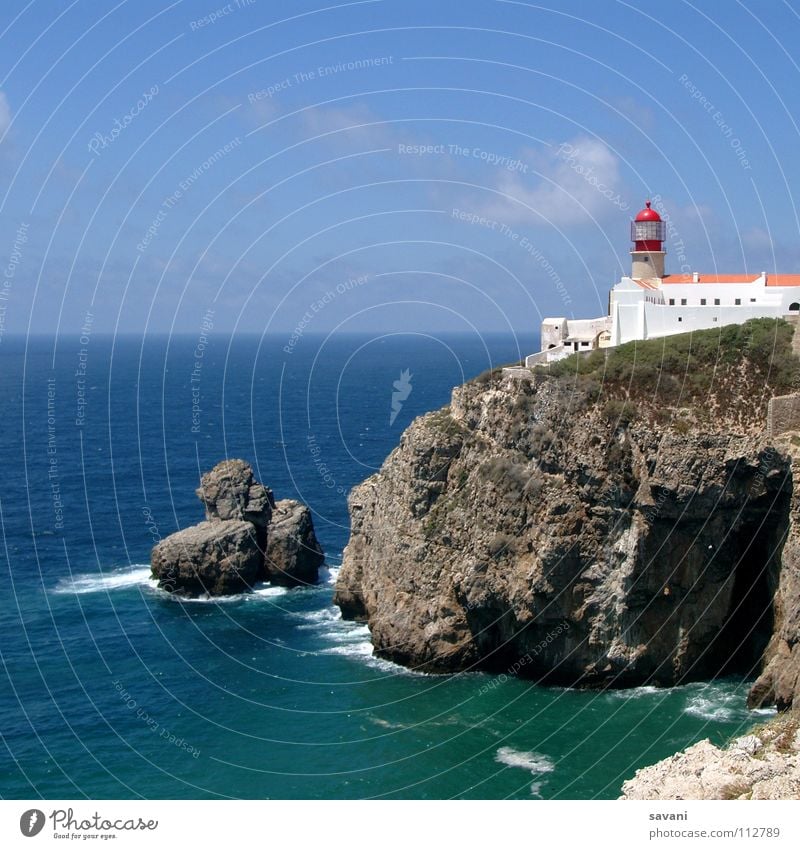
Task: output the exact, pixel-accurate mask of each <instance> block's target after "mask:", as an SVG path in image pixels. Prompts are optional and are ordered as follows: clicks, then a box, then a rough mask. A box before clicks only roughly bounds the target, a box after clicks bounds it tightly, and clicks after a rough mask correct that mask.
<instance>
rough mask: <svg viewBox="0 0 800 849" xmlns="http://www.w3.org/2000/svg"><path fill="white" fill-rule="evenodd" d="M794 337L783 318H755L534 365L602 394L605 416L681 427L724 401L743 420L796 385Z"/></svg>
mask: <svg viewBox="0 0 800 849" xmlns="http://www.w3.org/2000/svg"><path fill="white" fill-rule="evenodd" d="M792 337H793V327H792V326H791V325H790V324H788V323H787V322H786V321H784V320H783V319H771V318H758V319H752V320H751V321H748V322H745V323H744V324H741V325H736V324H732V325H725V326H723V327H720V328H718V329H713V330H699V331H695V332H693V333H685V334H681V335H678V336H667V337H664V338H662V339H650V340H647V341H644V342H629V343H627V344H625V345H620V346H619V347H616V348H609V349H600V350H596V351H593V352H592V353H591V354H588V355H587V354H573V355H572V356H570V357H567V358H566V359H564V360H561V361H559V362H556V363H552V364H551V365H549V366H539V367H537V371H538V372H539V373H540V374H547V375H548V376H549V377H551V378H555V379H558V380H559V382H560V383H561V384H562V385H563V386H570V387H572V388H573V389H574V390H575V391H577V392H578V393H579V394H580V395H581V396H584V397H586V398H588V399H591V400H594V399H599V398H602V399H603V403H604V408H605V412H606V415H607V417H608V418H610V419H615V420H619V419H621V420H622V423H623V424H625V423H626V422H627V421H630V420H632V419H633V418H635V417H636V416H637V415H640V414H642V415H646V416H647V417H648V418H651V419H652V418H655V419H657V420H658V421H660V422H661V423H666V422H668V421H672V423H673V425H674V426H675V427H677V428H678V429H682V428H683V429H685V428H686V427H688V425H689V422H687V421H686V416H687V414H688V415H689V416H690V417H691V419H692V420H693V421H707V420H708V419H709V418H711V417H714V416H717V415H719V412H720V409H721V408H723V407H724V408H725V410H726V415H728V416H733V417H734V418H736V419H738V420H740V422H741V423H745V422H755V421H762V420H763V418H764V416H765V415H766V404H767V402H768V401H769V399H770V398H771V397H773V396H774V395H781V394H785V393H789V392H791V391H792V390H793V389H795V388H796V387H797V386H798V385H799V384H800V361H798V359H797V357H795V356H794V354H793V353H792ZM625 402H627V406H624V404H625ZM676 410H681V411H682V414H681V415H678V416H677V417H676V415H675V411H676Z"/></svg>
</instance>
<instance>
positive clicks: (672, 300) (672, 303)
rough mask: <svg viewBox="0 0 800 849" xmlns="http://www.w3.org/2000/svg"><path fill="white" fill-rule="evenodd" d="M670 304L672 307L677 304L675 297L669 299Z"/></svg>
mask: <svg viewBox="0 0 800 849" xmlns="http://www.w3.org/2000/svg"><path fill="white" fill-rule="evenodd" d="M669 305H670V306H671V307H674V306H675V298H670V299H669Z"/></svg>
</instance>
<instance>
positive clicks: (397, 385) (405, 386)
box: [389, 369, 414, 427]
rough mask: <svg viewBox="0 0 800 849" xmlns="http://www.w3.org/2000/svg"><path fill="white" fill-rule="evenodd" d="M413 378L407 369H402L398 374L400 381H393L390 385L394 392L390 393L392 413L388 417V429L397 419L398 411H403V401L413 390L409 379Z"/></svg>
mask: <svg viewBox="0 0 800 849" xmlns="http://www.w3.org/2000/svg"><path fill="white" fill-rule="evenodd" d="M413 376H414V375H413V374H411V372H410V371H409V369H404V370H403V371H401V372H400V379H399V380H395V382H394V383H393V384H392V386H393V387H394V392H392V412H391V414H390V415H389V427H391V426H392V425H393V424H394V420H395V419H396V418H397V416H398V414H399V413H400V410H402V409H403V401H405V400H406V399H407V398H408V396H409V395H410V394H411V390H412V389H413V388H414V387H413V386H412V385H411V378H412V377H413Z"/></svg>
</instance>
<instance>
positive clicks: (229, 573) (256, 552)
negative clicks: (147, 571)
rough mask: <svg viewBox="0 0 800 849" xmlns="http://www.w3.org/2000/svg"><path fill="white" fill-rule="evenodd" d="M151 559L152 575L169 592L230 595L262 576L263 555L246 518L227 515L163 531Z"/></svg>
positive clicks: (190, 594) (254, 530)
mask: <svg viewBox="0 0 800 849" xmlns="http://www.w3.org/2000/svg"><path fill="white" fill-rule="evenodd" d="M151 563H152V567H153V577H154V578H157V579H158V583H159V586H160V587H161V588H162V589H165V590H168V591H169V592H179V593H181V594H183V595H187V596H202V595H231V594H234V593H241V592H245V591H247V590H249V589H251V588H252V586H253V585H254V584H256V583H257V582H258V581H260V580H262V579H263V569H264V555H263V553H262V551H261V549H260V548H259V545H258V540H257V538H256V529H255V527H254V526H253V525H252V524H250V522H243V521H238V520H235V519H227V520H224V521H222V520H220V521H217V522H200V523H199V524H198V525H192V527H190V528H185V529H184V530H182V531H178V533H176V534H172V535H171V536H168V537H167V538H166V539H164V540H162V541H161V542H160V543H158V545H156V547H155V548H154V549H153V552H152V555H151Z"/></svg>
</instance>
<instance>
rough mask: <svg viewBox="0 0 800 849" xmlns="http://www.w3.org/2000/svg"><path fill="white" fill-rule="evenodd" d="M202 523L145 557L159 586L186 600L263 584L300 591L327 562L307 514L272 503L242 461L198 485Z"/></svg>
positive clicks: (291, 504) (294, 505)
mask: <svg viewBox="0 0 800 849" xmlns="http://www.w3.org/2000/svg"><path fill="white" fill-rule="evenodd" d="M197 497H198V498H199V499H200V500H201V501H202V503H203V505H204V506H205V511H206V521H204V522H200V523H199V524H197V525H193V526H192V527H189V528H185V529H184V530H182V531H178V532H177V533H175V534H172V535H171V536H169V537H167V538H166V539H164V540H162V541H161V542H159V543H158V545H156V546H155V548H154V549H153V551H152V554H151V558H150V559H151V564H152V569H153V577H154V578H156V579H157V580H158V585H159V587H160V588H161V589H164V590H167V591H168V592H172V593H177V594H179V595H185V596H200V595H206V594H207V595H212V596H216V595H230V594H233V593H240V592H246V591H248V590H250V589H252V587H253V586H254V585H255V584H257V583H259V582H261V581H271V582H272V583H274V584H279V585H281V586H302V585H307V584H313V583H315V582H316V580H317V576H318V570H319V567H320V566H321V565H322V563H323V561H324V559H325V557H324V554H323V553H322V549H321V547H320V545H319V542H318V541H317V537H316V534H315V533H314V525H313V522H312V519H311V511H310V510H309V509H308V507H306V506H305V505H303V504H300V502H298V501H291V500H286V501H279V502H277V503H276V502H275V499H274V497H273V495H272V491H271V490H270V489H268V488H267V487H265V486H263V485H262V484H260V483H259V482H258V481H257V480H256V479H255V477H254V475H253V470H252V468H251V467H250V465H249V464H248V463H246V462H244V461H243V460H224V461H223V462H221V463H218V464H217V465H216V466H215V467H214V468H213V469H212V470H211V471H210V472H206V474H204V475H203V477H202V478H201V480H200V486H199V488H198V489H197Z"/></svg>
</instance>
